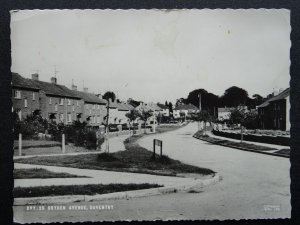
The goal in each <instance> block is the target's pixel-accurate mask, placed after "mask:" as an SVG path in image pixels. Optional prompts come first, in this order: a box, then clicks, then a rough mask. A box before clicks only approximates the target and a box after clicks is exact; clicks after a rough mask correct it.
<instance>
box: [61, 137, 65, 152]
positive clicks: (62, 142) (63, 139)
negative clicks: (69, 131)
mask: <svg viewBox="0 0 300 225" xmlns="http://www.w3.org/2000/svg"><path fill="white" fill-rule="evenodd" d="M61 150H62V153H65V152H66V143H65V134H62V140H61Z"/></svg>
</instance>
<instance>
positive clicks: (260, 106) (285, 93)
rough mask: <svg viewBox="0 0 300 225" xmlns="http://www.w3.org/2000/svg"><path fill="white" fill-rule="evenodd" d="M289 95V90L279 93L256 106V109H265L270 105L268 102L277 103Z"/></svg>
mask: <svg viewBox="0 0 300 225" xmlns="http://www.w3.org/2000/svg"><path fill="white" fill-rule="evenodd" d="M289 95H290V88H287V89H285V90H284V91H282V92H280V93H279V94H278V95H276V96H274V97H272V98H270V99H268V100H266V101H265V102H263V103H262V104H260V105H259V106H257V107H258V108H263V107H266V106H268V105H269V104H270V102H273V101H277V100H281V99H284V98H286V97H287V96H289Z"/></svg>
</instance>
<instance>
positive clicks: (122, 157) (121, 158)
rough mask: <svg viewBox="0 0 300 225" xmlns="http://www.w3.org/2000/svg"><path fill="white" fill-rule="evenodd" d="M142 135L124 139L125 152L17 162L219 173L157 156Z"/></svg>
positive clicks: (164, 172) (170, 172) (169, 173)
mask: <svg viewBox="0 0 300 225" xmlns="http://www.w3.org/2000/svg"><path fill="white" fill-rule="evenodd" d="M177 128H178V127H177ZM172 129H173V127H172ZM166 131H170V130H169V129H167V128H164V131H161V132H166ZM150 135H151V134H150ZM142 136H143V134H142V135H137V136H132V137H130V138H127V139H126V140H125V141H124V144H125V148H126V150H125V151H119V152H115V153H100V154H90V155H84V156H83V155H73V156H67V155H65V156H52V157H43V156H40V157H32V158H23V159H15V162H19V163H28V164H40V165H51V166H64V167H74V168H82V169H96V170H109V171H119V172H133V173H146V174H153V175H166V176H176V175H177V174H178V173H180V174H183V173H186V174H187V173H196V174H200V175H212V174H214V173H215V172H214V171H212V170H210V169H206V168H200V167H197V166H192V165H187V164H184V163H182V162H180V161H179V160H174V159H171V158H169V157H168V156H163V157H160V156H159V155H158V154H156V156H155V158H154V157H153V153H152V152H151V151H148V150H147V149H145V148H143V147H141V146H140V145H138V144H137V143H136V141H137V140H138V139H139V138H141V137H142Z"/></svg>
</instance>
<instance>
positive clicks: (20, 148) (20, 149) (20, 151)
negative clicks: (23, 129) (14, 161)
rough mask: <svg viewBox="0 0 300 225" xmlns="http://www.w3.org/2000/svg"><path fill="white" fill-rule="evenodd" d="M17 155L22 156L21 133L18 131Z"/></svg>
mask: <svg viewBox="0 0 300 225" xmlns="http://www.w3.org/2000/svg"><path fill="white" fill-rule="evenodd" d="M19 156H22V134H21V133H19Z"/></svg>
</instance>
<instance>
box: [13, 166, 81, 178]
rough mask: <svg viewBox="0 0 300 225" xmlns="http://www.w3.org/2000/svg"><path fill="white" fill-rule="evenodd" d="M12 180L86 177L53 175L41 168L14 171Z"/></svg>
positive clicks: (64, 174)
mask: <svg viewBox="0 0 300 225" xmlns="http://www.w3.org/2000/svg"><path fill="white" fill-rule="evenodd" d="M13 174H14V179H35V178H42V179H46V178H72V177H73V178H75V177H86V176H77V175H73V174H69V173H55V172H51V171H49V170H46V169H42V168H34V169H14V173H13Z"/></svg>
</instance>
